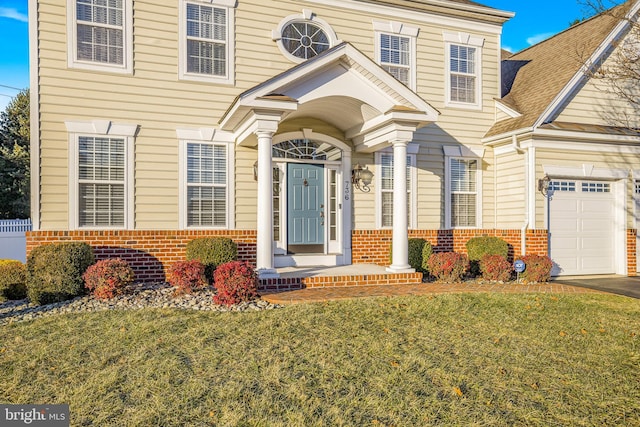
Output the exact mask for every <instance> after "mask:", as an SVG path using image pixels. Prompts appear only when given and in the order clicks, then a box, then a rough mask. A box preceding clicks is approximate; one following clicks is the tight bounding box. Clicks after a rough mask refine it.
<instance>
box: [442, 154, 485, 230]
mask: <svg viewBox="0 0 640 427" xmlns="http://www.w3.org/2000/svg"><path fill="white" fill-rule="evenodd" d="M448 195H449V197H448V199H449V200H448V205H449V211H450V213H449V221H448V222H449V224H448V225H449V226H450V227H453V228H469V227H477V226H478V200H479V198H478V160H477V159H460V158H449V193H448Z"/></svg>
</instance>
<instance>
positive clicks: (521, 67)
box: [486, 2, 631, 137]
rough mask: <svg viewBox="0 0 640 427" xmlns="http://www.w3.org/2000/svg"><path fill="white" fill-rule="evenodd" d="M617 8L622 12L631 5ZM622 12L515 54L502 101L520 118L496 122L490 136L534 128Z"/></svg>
mask: <svg viewBox="0 0 640 427" xmlns="http://www.w3.org/2000/svg"><path fill="white" fill-rule="evenodd" d="M630 3H631V2H628V3H626V4H625V5H623V6H618V8H617V9H612V11H610V12H613V11H616V12H620V11H624V9H619V8H622V7H624V8H626V7H628V6H629V5H630ZM617 16H620V14H619V13H601V14H599V15H596V16H595V17H593V18H591V19H589V20H587V21H584V22H581V23H579V24H577V25H574V26H572V27H571V28H569V29H567V30H565V31H563V32H561V33H559V34H557V35H555V36H553V37H551V38H550V39H547V40H545V41H543V42H541V43H538V44H536V45H534V46H531V47H530V48H527V49H525V50H523V51H521V52H518V53H516V54H513V55H512V56H510V57H509V58H508V59H507V60H504V61H503V62H502V65H503V98H502V100H501V102H503V103H504V104H506V105H508V106H509V107H511V108H513V109H515V110H516V111H518V112H519V113H520V114H522V116H521V117H517V118H513V119H507V120H503V121H500V122H498V123H496V124H495V125H494V126H493V127H492V128H491V129H490V130H489V131H488V132H487V134H486V136H487V137H489V136H495V135H499V134H501V133H506V132H510V131H514V130H517V129H522V128H527V127H531V126H533V125H534V124H535V122H536V121H537V120H538V119H539V118H540V116H541V115H542V113H543V112H544V111H545V110H546V109H547V107H549V105H550V104H551V102H552V101H553V100H554V99H555V98H556V96H557V95H558V94H559V93H560V92H561V91H562V89H563V88H564V87H565V86H566V85H567V83H569V81H570V80H571V79H572V78H573V76H574V75H575V74H576V73H577V72H578V71H579V70H580V67H581V66H582V65H583V64H584V61H585V59H586V58H589V57H590V56H591V55H592V54H593V53H594V52H595V51H596V49H597V48H598V47H599V46H600V45H601V44H602V43H603V42H604V40H605V39H606V38H607V36H608V35H609V34H610V33H611V31H613V29H614V28H615V26H616V24H618V23H619V22H620V19H619V18H618V17H617Z"/></svg>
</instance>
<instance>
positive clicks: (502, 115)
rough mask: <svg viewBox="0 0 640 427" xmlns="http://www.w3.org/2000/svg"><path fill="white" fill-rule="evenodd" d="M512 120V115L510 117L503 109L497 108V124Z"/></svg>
mask: <svg viewBox="0 0 640 427" xmlns="http://www.w3.org/2000/svg"><path fill="white" fill-rule="evenodd" d="M511 118H512V117H511V116H510V115H508V114H507V113H505V112H504V111H502V110H501V109H499V108H496V122H499V121H502V120H507V119H511Z"/></svg>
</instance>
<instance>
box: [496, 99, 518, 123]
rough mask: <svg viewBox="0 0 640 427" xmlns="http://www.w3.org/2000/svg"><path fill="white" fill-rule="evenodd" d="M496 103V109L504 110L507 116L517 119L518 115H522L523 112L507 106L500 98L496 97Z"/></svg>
mask: <svg viewBox="0 0 640 427" xmlns="http://www.w3.org/2000/svg"><path fill="white" fill-rule="evenodd" d="M495 103H496V109H497V110H500V111H502V112H503V113H505V114H506V115H507V116H509V117H511V118H512V119H515V118H518V117H522V114H520V113H519V112H517V111H516V110H514V109H513V108H511V107H508V106H506V105H505V104H503V103H502V102H500V101H499V100H497V99H496V100H495ZM505 120H506V119H505Z"/></svg>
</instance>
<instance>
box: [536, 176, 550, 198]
mask: <svg viewBox="0 0 640 427" xmlns="http://www.w3.org/2000/svg"><path fill="white" fill-rule="evenodd" d="M550 185H551V179H550V178H549V175H545V176H544V178H542V179H539V180H538V191H539V192H541V193H542V195H543V196H544V197H548V196H549V186H550Z"/></svg>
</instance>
